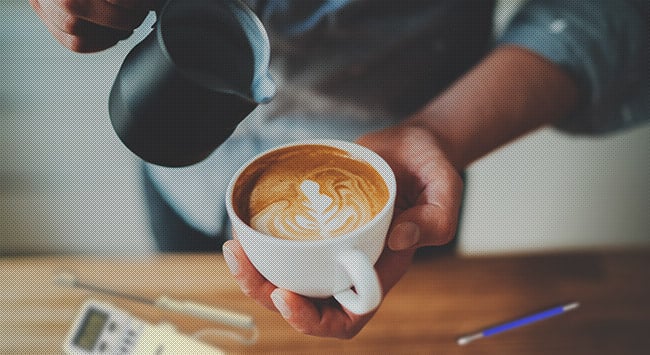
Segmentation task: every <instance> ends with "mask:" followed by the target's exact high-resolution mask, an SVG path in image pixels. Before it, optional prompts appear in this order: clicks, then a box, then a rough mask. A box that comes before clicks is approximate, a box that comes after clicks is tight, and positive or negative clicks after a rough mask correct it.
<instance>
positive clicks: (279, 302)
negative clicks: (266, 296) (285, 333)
mask: <svg viewBox="0 0 650 355" xmlns="http://www.w3.org/2000/svg"><path fill="white" fill-rule="evenodd" d="M271 300H272V301H273V304H274V305H275V308H277V309H278V311H279V312H280V314H281V315H282V318H284V319H287V318H289V317H290V316H291V310H289V307H288V306H287V302H285V300H284V297H282V291H280V289H278V288H276V289H275V290H273V292H271Z"/></svg>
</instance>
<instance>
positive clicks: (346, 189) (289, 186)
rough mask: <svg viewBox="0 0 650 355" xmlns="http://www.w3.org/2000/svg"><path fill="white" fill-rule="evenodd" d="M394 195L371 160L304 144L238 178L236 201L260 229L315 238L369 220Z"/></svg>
mask: <svg viewBox="0 0 650 355" xmlns="http://www.w3.org/2000/svg"><path fill="white" fill-rule="evenodd" d="M388 198H389V193H388V188H387V187H386V183H385V182H384V180H383V178H382V177H381V175H380V174H379V173H378V172H377V171H376V170H375V169H374V168H373V167H372V166H370V164H368V163H366V162H364V161H361V160H357V159H354V158H353V157H351V156H350V155H349V153H348V152H346V151H344V150H341V149H337V148H333V147H329V146H321V145H302V146H294V147H287V148H282V149H279V150H277V151H274V152H271V153H269V154H267V155H264V156H263V157H261V158H260V159H258V160H256V161H255V162H253V163H252V164H251V165H250V166H249V167H248V168H247V169H245V170H244V172H243V173H242V174H241V175H240V177H239V179H238V180H237V182H236V184H235V188H234V193H233V205H234V207H235V211H236V213H237V214H238V215H239V217H240V218H241V219H242V220H243V221H244V222H246V223H247V224H249V225H250V226H251V227H252V228H254V229H256V230H258V231H260V232H263V233H265V234H269V235H272V236H275V237H277V238H282V239H298V240H314V239H324V238H331V237H336V236H340V235H343V234H346V233H349V232H352V231H354V230H355V229H357V228H359V227H361V226H363V225H364V224H366V223H368V222H369V221H371V220H372V219H373V218H374V217H375V216H376V215H377V214H378V213H379V212H380V211H381V210H382V209H383V207H384V206H385V205H386V203H387V202H388Z"/></svg>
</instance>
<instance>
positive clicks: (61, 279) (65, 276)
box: [54, 272, 77, 287]
mask: <svg viewBox="0 0 650 355" xmlns="http://www.w3.org/2000/svg"><path fill="white" fill-rule="evenodd" d="M54 283H55V284H57V285H59V286H69V287H73V286H75V285H76V283H77V277H76V276H74V275H73V274H71V273H69V272H62V273H60V274H58V275H56V277H55V278H54Z"/></svg>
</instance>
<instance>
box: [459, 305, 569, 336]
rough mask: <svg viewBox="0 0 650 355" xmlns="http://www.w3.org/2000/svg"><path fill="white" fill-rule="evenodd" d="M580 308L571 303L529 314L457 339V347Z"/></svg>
mask: <svg viewBox="0 0 650 355" xmlns="http://www.w3.org/2000/svg"><path fill="white" fill-rule="evenodd" d="M578 306H580V303H578V302H573V303H569V304H565V305H564V306H558V307H554V308H550V309H547V310H544V311H541V312H539V313H535V314H531V315H529V316H526V317H523V318H519V319H516V320H513V321H512V322H508V323H504V324H500V325H497V326H494V327H491V328H488V329H485V330H482V331H480V332H478V333H474V334H470V335H466V336H464V337H460V338H458V345H466V344H469V343H471V342H472V341H474V340H477V339H481V338H485V337H489V336H491V335H495V334H499V333H502V332H505V331H507V330H510V329H514V328H519V327H523V326H524V325H527V324H531V323H535V322H537V321H540V320H543V319H546V318H550V317H553V316H557V315H558V314H562V313H565V312H568V311H571V310H574V309H576V308H578Z"/></svg>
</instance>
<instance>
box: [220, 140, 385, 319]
mask: <svg viewBox="0 0 650 355" xmlns="http://www.w3.org/2000/svg"><path fill="white" fill-rule="evenodd" d="M302 145H324V146H329V147H334V148H338V149H341V150H344V151H346V152H347V153H348V154H349V156H350V157H351V158H354V159H356V160H360V161H363V162H366V163H368V164H370V166H372V168H373V169H374V170H375V171H376V172H378V173H379V175H380V176H381V177H382V178H383V181H384V183H385V185H386V188H387V189H388V199H387V202H386V203H385V205H384V206H383V208H381V210H380V211H379V212H378V213H377V214H376V215H375V216H374V217H373V218H372V219H371V220H370V221H369V222H367V223H365V224H364V225H361V226H360V227H358V228H357V229H354V230H352V231H350V232H348V233H346V234H343V235H339V236H336V237H331V238H324V239H318V240H288V239H281V238H277V237H274V236H271V235H268V234H265V233H262V232H260V231H257V230H255V229H253V228H252V227H251V226H249V225H248V224H247V223H246V222H244V221H243V220H242V219H241V218H240V216H238V215H237V213H236V212H235V208H234V206H233V203H234V201H233V196H234V189H235V185H236V182H237V181H238V180H239V178H240V175H241V174H242V173H243V172H244V170H246V168H247V167H248V166H250V165H251V164H252V163H254V162H255V161H257V160H258V159H260V158H261V157H263V156H265V155H267V154H270V153H272V152H275V151H277V150H279V149H283V148H287V147H294V146H302ZM395 194H396V182H395V175H394V173H393V171H392V170H391V168H390V167H389V166H388V164H387V163H386V162H385V161H384V160H383V159H382V158H381V157H380V156H379V155H377V154H376V153H375V152H373V151H371V150H369V149H367V148H365V147H363V146H360V145H358V144H354V143H350V142H344V141H336V140H309V141H300V142H295V143H292V144H288V145H284V146H281V147H277V148H274V149H271V150H269V151H267V152H265V153H262V154H260V155H258V156H256V157H255V158H253V159H251V160H250V161H249V162H248V163H246V164H245V165H244V166H242V168H241V169H239V171H238V172H237V173H236V174H235V175H234V177H233V179H232V180H231V182H230V184H229V186H228V193H227V196H226V208H227V211H228V215H229V216H230V219H231V222H232V226H233V229H234V232H235V234H236V236H237V239H238V240H239V242H240V243H241V245H242V247H243V249H244V251H245V253H246V255H247V256H248V258H249V259H250V261H251V263H252V264H253V265H254V266H255V267H256V268H257V270H258V271H259V272H260V273H261V274H262V275H263V276H264V277H265V278H266V279H267V280H269V281H270V282H271V283H273V284H274V285H276V286H277V287H280V288H284V289H287V290H290V291H293V292H295V293H298V294H300V295H304V296H307V297H314V298H327V297H331V296H334V298H335V299H336V300H337V301H338V302H339V303H340V304H341V305H342V306H343V307H345V308H346V309H348V310H349V311H350V312H352V313H355V314H365V313H368V312H370V311H372V310H374V309H375V308H376V307H377V306H378V305H379V303H380V302H381V299H382V288H381V285H380V283H379V279H378V277H377V273H376V271H375V269H374V266H373V265H374V264H375V262H376V261H377V259H378V258H379V255H380V254H381V252H382V250H383V247H384V243H385V239H386V234H387V232H388V228H389V226H390V223H391V220H392V217H393V210H394V204H395ZM353 287H354V290H353V289H352V288H353Z"/></svg>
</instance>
